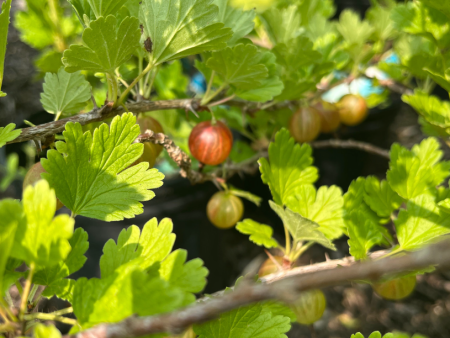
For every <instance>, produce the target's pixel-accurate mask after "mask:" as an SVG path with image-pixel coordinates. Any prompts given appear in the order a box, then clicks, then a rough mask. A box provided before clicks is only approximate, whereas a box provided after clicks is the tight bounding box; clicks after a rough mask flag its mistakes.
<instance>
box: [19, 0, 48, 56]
mask: <svg viewBox="0 0 450 338" xmlns="http://www.w3.org/2000/svg"><path fill="white" fill-rule="evenodd" d="M26 4H27V11H18V12H16V15H15V20H14V21H15V22H14V26H15V28H17V30H18V31H19V32H20V39H21V40H22V41H24V42H25V43H27V44H28V45H30V46H31V47H33V48H36V49H44V48H45V47H47V46H50V45H52V44H53V43H54V40H53V29H52V27H51V25H50V22H51V21H50V20H49V17H48V14H47V12H46V10H48V5H47V2H46V1H44V0H37V1H32V0H26ZM30 27H33V29H30Z"/></svg>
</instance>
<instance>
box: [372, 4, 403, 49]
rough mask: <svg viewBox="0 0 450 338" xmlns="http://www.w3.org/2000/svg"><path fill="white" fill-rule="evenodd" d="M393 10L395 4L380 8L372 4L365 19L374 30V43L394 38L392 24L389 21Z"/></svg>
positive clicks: (380, 6)
mask: <svg viewBox="0 0 450 338" xmlns="http://www.w3.org/2000/svg"><path fill="white" fill-rule="evenodd" d="M393 8H395V4H394V5H390V4H388V5H387V6H382V5H380V4H379V3H376V2H374V3H373V5H372V7H371V8H370V9H369V10H368V11H367V14H366V17H367V20H368V21H369V23H370V25H371V26H372V27H373V29H374V33H373V34H374V35H375V41H376V40H381V41H386V40H388V39H390V38H392V37H394V36H395V34H396V32H395V29H394V23H393V22H392V19H391V13H392V9H393Z"/></svg>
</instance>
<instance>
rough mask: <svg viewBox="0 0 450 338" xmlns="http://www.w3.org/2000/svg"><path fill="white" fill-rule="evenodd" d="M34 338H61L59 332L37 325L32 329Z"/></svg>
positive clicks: (50, 327) (53, 328) (52, 328)
mask: <svg viewBox="0 0 450 338" xmlns="http://www.w3.org/2000/svg"><path fill="white" fill-rule="evenodd" d="M34 337H35V338H61V332H59V330H58V329H57V328H56V327H55V326H53V325H51V326H45V325H44V324H37V325H36V327H35V328H34Z"/></svg>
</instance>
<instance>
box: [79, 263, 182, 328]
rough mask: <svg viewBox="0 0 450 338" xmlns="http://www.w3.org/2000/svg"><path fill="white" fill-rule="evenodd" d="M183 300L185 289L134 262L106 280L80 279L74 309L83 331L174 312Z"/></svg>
mask: <svg viewBox="0 0 450 338" xmlns="http://www.w3.org/2000/svg"><path fill="white" fill-rule="evenodd" d="M183 299H184V294H183V291H182V290H180V289H178V288H176V287H171V286H170V285H169V284H168V283H167V282H166V281H164V280H162V279H160V278H159V277H154V276H151V275H149V274H147V273H146V272H144V271H142V270H141V269H140V268H139V267H138V264H134V262H130V264H128V265H127V264H126V265H122V266H121V267H120V268H118V269H117V270H116V271H115V272H114V273H113V274H112V275H110V276H109V277H106V278H102V279H97V278H92V279H90V280H87V279H86V278H80V279H78V280H77V283H76V285H75V289H74V294H73V303H72V306H73V310H74V313H75V315H76V316H77V319H78V322H79V324H80V325H81V328H82V329H87V328H89V327H92V326H95V325H96V324H99V323H115V322H118V321H120V320H122V319H125V318H127V317H129V316H131V315H138V316H151V315H155V314H159V313H164V312H168V311H172V310H174V309H176V308H177V307H180V306H182V305H183Z"/></svg>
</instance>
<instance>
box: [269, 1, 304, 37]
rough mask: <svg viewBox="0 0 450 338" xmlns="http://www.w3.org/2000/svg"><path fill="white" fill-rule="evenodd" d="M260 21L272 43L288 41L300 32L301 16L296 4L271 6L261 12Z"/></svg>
mask: <svg viewBox="0 0 450 338" xmlns="http://www.w3.org/2000/svg"><path fill="white" fill-rule="evenodd" d="M261 18H262V22H263V24H264V27H265V28H266V31H267V33H268V35H269V37H270V40H271V41H272V42H273V44H274V45H277V44H280V43H288V41H289V40H291V39H295V38H296V37H298V36H300V35H301V33H302V29H303V28H302V26H301V24H300V23H301V17H300V12H299V9H298V6H296V5H291V6H289V7H286V8H281V9H278V8H276V7H274V8H271V9H269V10H267V11H265V12H264V13H262V14H261Z"/></svg>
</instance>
